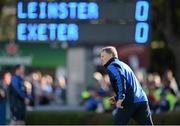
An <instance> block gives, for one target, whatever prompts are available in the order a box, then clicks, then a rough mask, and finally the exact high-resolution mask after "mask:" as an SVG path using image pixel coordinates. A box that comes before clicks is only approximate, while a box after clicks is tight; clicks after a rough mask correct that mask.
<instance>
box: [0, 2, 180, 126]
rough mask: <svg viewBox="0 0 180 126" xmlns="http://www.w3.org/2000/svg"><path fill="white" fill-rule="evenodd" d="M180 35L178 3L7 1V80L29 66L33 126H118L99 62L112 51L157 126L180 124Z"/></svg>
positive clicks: (2, 36)
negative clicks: (130, 71)
mask: <svg viewBox="0 0 180 126" xmlns="http://www.w3.org/2000/svg"><path fill="white" fill-rule="evenodd" d="M179 36H180V1H178V0H154V1H150V0H69V1H65V0H42V1H40V0H1V1H0V73H1V76H0V79H3V75H2V74H3V73H4V71H6V72H7V73H10V75H9V74H8V75H7V77H6V78H5V79H8V77H10V76H11V75H12V74H13V71H14V66H15V65H16V64H22V65H24V66H25V68H26V71H25V77H24V79H25V82H24V85H25V87H26V90H27V92H28V94H29V95H31V96H32V97H33V99H32V100H31V101H30V102H28V103H27V111H28V112H27V115H26V123H27V124H111V113H112V110H113V106H111V105H110V103H109V101H108V98H109V96H112V95H113V92H112V89H111V88H110V87H109V86H110V82H109V77H108V75H107V73H106V71H105V69H104V67H103V66H102V65H101V63H100V59H99V51H100V49H101V48H102V47H104V46H107V45H111V46H115V47H116V48H117V50H118V55H119V59H120V60H122V61H123V62H125V63H127V64H128V65H129V66H131V68H132V69H133V71H134V72H135V74H136V76H137V78H138V80H139V81H140V82H141V85H142V87H143V88H144V90H145V91H146V94H147V96H148V99H149V103H150V108H151V111H152V114H153V118H154V120H155V124H180V122H179V120H178V116H180V113H179V111H180V93H179V88H180V66H179V64H180V56H179V54H180V38H179ZM7 115H9V117H8V116H7V120H10V112H9V111H8V112H7ZM43 115H44V116H43ZM90 117H92V118H91V119H90ZM172 117H174V118H172ZM68 118H69V120H68ZM167 118H168V120H167ZM58 120H59V121H58ZM132 123H133V122H132Z"/></svg>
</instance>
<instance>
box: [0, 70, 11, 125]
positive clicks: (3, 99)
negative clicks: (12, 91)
mask: <svg viewBox="0 0 180 126" xmlns="http://www.w3.org/2000/svg"><path fill="white" fill-rule="evenodd" d="M10 83H11V74H10V73H9V72H5V73H3V78H2V80H0V125H5V124H6V121H7V120H8V119H7V114H8V107H9V106H8V103H7V102H8V86H9V84H10Z"/></svg>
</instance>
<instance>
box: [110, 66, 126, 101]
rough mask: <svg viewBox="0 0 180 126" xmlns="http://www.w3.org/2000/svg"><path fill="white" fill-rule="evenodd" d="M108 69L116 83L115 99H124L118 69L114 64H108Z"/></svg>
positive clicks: (123, 90)
mask: <svg viewBox="0 0 180 126" xmlns="http://www.w3.org/2000/svg"><path fill="white" fill-rule="evenodd" d="M108 71H110V73H111V74H112V76H113V77H114V79H115V82H116V84H117V88H118V96H117V99H120V100H124V98H125V87H124V84H123V81H122V77H121V74H120V70H119V69H118V68H116V67H115V66H113V65H110V66H109V67H108Z"/></svg>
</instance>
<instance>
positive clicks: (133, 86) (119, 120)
mask: <svg viewBox="0 0 180 126" xmlns="http://www.w3.org/2000/svg"><path fill="white" fill-rule="evenodd" d="M100 58H101V62H102V64H103V65H104V67H105V68H106V70H107V73H108V75H109V77H110V81H111V86H112V88H113V90H114V92H115V94H116V95H115V96H113V97H111V98H110V102H111V103H112V104H114V105H115V106H116V109H115V112H114V118H113V119H114V122H113V123H114V124H115V125H117V124H119V125H127V124H128V122H129V120H130V118H131V117H132V118H133V119H134V120H136V121H137V122H138V123H139V124H141V125H153V122H152V118H151V112H150V109H149V104H148V99H147V96H146V94H145V92H144V91H143V89H142V87H141V85H140V83H139V81H138V80H137V78H136V76H135V74H134V72H133V71H132V69H131V68H130V67H129V66H128V65H127V64H125V63H124V62H122V61H120V60H119V59H118V55H117V50H116V48H115V47H112V46H109V47H105V48H102V50H101V54H100Z"/></svg>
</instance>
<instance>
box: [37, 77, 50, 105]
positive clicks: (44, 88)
mask: <svg viewBox="0 0 180 126" xmlns="http://www.w3.org/2000/svg"><path fill="white" fill-rule="evenodd" d="M52 83H53V82H52V78H51V77H50V76H49V75H46V76H43V77H42V78H41V96H40V105H47V104H50V101H51V100H52V98H53V88H52Z"/></svg>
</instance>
